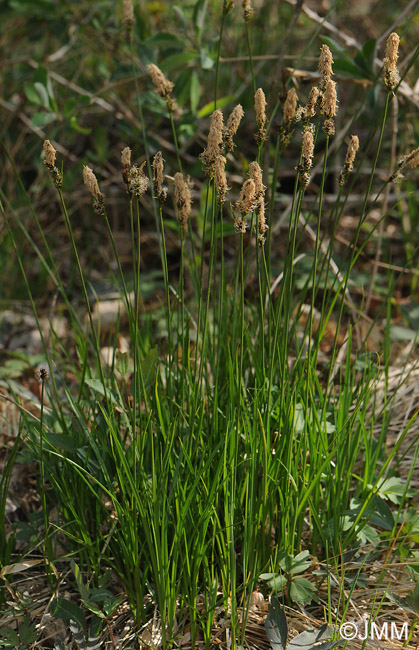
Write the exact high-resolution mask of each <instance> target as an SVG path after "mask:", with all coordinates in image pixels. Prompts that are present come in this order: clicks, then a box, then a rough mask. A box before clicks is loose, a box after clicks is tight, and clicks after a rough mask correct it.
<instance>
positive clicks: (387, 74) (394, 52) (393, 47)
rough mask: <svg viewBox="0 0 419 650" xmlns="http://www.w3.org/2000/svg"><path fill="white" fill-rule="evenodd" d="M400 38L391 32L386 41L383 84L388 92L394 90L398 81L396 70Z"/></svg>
mask: <svg viewBox="0 0 419 650" xmlns="http://www.w3.org/2000/svg"><path fill="white" fill-rule="evenodd" d="M399 43H400V38H399V37H398V35H397V34H396V32H392V33H391V34H390V36H389V37H388V39H387V41H386V56H385V59H384V83H385V85H386V86H387V89H388V90H390V91H391V90H394V88H395V87H396V86H397V84H398V83H399V81H400V75H399V71H398V69H397V59H398V58H399Z"/></svg>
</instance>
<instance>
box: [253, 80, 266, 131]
mask: <svg viewBox="0 0 419 650" xmlns="http://www.w3.org/2000/svg"><path fill="white" fill-rule="evenodd" d="M255 114H256V123H257V125H258V132H257V134H256V136H255V137H256V141H257V143H258V144H261V143H262V142H263V140H264V139H265V125H266V97H265V93H264V92H263V90H262V88H258V89H257V91H256V92H255Z"/></svg>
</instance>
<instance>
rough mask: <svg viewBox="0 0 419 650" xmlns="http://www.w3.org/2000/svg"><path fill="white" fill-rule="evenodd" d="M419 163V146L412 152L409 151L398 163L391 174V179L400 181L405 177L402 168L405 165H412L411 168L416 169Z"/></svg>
mask: <svg viewBox="0 0 419 650" xmlns="http://www.w3.org/2000/svg"><path fill="white" fill-rule="evenodd" d="M418 165H419V147H417V148H416V149H413V151H411V152H410V153H408V154H407V155H406V156H403V158H401V159H400V160H399V162H398V163H397V167H396V169H395V171H394V174H393V175H392V176H391V178H390V180H391V181H393V182H395V181H400V180H402V179H403V174H402V173H401V171H402V169H404V168H405V167H410V168H411V169H414V168H415V167H417V166H418Z"/></svg>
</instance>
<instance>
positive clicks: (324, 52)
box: [319, 45, 333, 92]
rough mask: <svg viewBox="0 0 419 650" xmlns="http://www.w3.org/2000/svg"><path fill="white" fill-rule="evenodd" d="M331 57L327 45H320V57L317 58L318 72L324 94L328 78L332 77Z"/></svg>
mask: <svg viewBox="0 0 419 650" xmlns="http://www.w3.org/2000/svg"><path fill="white" fill-rule="evenodd" d="M332 64H333V56H332V53H331V51H330V49H329V47H328V46H327V45H322V46H321V48H320V57H319V70H320V74H321V76H322V88H321V89H322V91H323V92H324V90H325V88H326V84H327V82H328V81H329V80H330V77H331V76H332V75H333V69H332Z"/></svg>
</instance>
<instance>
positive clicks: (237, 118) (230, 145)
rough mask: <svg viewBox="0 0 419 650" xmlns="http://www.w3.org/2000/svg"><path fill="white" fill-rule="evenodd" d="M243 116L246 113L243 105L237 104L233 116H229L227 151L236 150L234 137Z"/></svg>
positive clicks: (226, 129) (226, 136)
mask: <svg viewBox="0 0 419 650" xmlns="http://www.w3.org/2000/svg"><path fill="white" fill-rule="evenodd" d="M243 115H244V111H243V108H242V106H241V104H237V106H235V107H234V108H233V110H232V111H231V114H230V115H229V118H228V120H227V124H226V128H225V144H226V149H227V151H233V149H234V142H233V137H234V136H235V135H236V133H237V129H238V128H239V124H240V122H241V120H242V118H243Z"/></svg>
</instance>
